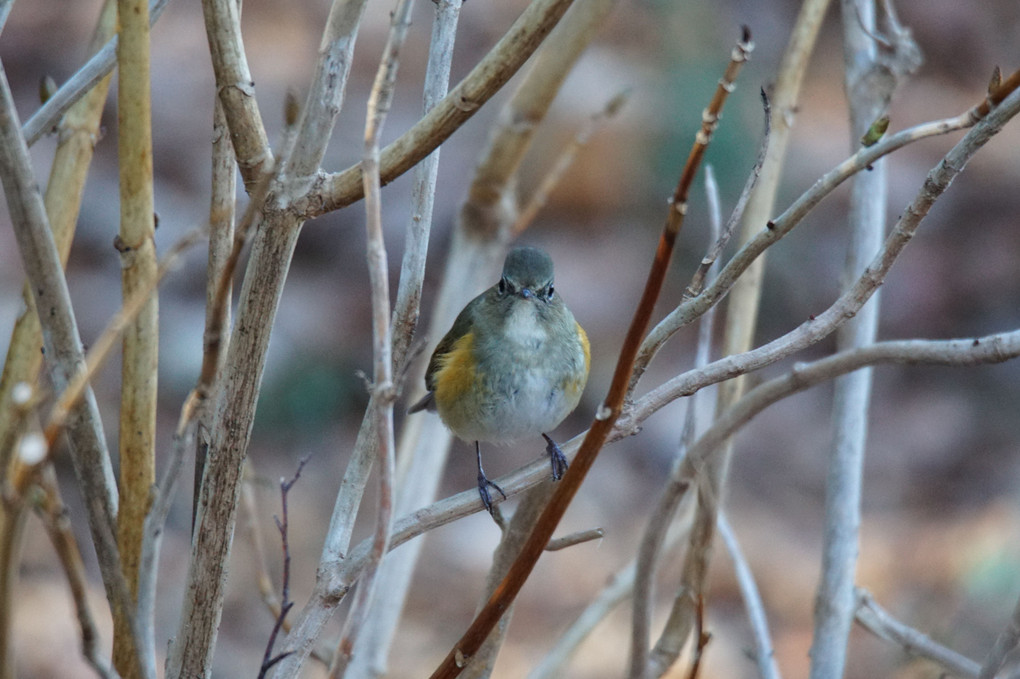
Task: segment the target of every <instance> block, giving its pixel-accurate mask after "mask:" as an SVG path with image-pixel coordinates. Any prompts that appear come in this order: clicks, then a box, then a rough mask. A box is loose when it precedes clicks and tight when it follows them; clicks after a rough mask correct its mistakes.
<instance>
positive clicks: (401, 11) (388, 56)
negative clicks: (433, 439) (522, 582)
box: [330, 0, 413, 679]
mask: <svg viewBox="0 0 1020 679" xmlns="http://www.w3.org/2000/svg"><path fill="white" fill-rule="evenodd" d="M412 7H413V4H412V3H411V0H399V2H398V3H397V7H396V9H395V10H394V12H393V15H392V16H393V18H392V25H391V27H390V33H389V37H388V38H387V40H386V47H385V50H384V51H383V56H382V59H381V60H380V63H379V70H378V71H377V72H376V76H375V82H374V83H373V85H372V92H371V94H370V95H369V98H368V114H367V122H366V123H365V151H364V155H363V156H362V161H361V167H362V168H363V175H362V176H363V178H364V183H365V216H366V229H367V231H368V253H367V260H368V272H369V281H370V284H371V290H372V356H373V366H374V368H373V384H372V393H373V396H374V398H373V399H372V406H373V409H372V410H371V411H370V412H369V413H368V415H367V416H368V417H369V418H371V419H372V420H373V429H374V430H375V432H376V436H377V446H378V448H377V450H376V456H377V468H378V471H379V499H378V503H377V508H376V523H375V534H374V536H373V539H372V551H371V552H370V556H369V561H368V563H367V565H366V569H365V573H364V574H363V576H362V579H361V583H360V584H359V586H358V592H357V596H356V598H355V600H354V604H353V605H352V606H351V612H350V614H349V615H348V617H347V620H346V621H345V623H344V626H343V630H342V631H341V635H340V642H339V644H338V645H337V652H336V655H335V656H334V658H333V667H331V668H330V677H331V679H332V678H335V677H341V676H343V675H344V672H345V670H346V668H347V665H348V663H349V662H350V660H351V655H352V654H353V652H354V647H355V643H356V642H357V639H358V634H359V633H360V632H361V630H362V629H364V628H365V627H366V625H367V622H366V621H367V619H368V616H369V613H370V612H371V607H372V599H373V597H374V595H375V587H376V577H375V576H376V573H377V572H378V569H379V564H380V563H381V562H382V560H383V557H385V556H386V553H387V552H388V551H389V542H390V532H391V529H392V525H393V477H394V474H395V461H394V448H395V444H394V434H393V402H394V401H395V400H396V396H397V395H396V388H395V387H394V383H393V338H392V328H391V326H390V313H391V311H390V289H389V267H388V266H387V257H386V244H385V242H384V240H383V228H382V198H381V196H380V191H381V185H380V181H379V135H380V133H381V132H382V127H383V124H384V123H385V121H386V116H387V114H388V113H389V110H390V104H391V103H392V101H393V90H394V86H395V84H396V79H397V69H398V67H399V65H400V60H399V57H400V49H401V48H402V47H403V45H404V40H405V38H406V37H407V30H408V28H409V27H410V24H411V9H412Z"/></svg>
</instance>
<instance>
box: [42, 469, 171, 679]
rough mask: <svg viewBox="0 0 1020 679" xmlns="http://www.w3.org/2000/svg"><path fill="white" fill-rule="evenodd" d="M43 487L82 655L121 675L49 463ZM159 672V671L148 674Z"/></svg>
mask: <svg viewBox="0 0 1020 679" xmlns="http://www.w3.org/2000/svg"><path fill="white" fill-rule="evenodd" d="M39 487H40V489H41V490H42V491H43V498H42V499H41V502H40V506H39V507H38V510H39V511H38V513H39V516H40V518H42V521H43V526H45V527H46V533H47V534H48V535H49V538H50V541H51V542H52V543H53V547H54V549H56V551H57V556H58V557H59V558H60V565H61V566H62V567H63V568H64V574H65V575H66V576H67V583H68V585H70V587H71V596H72V598H73V599H74V607H75V612H76V614H77V618H78V627H79V628H80V630H81V646H82V649H81V651H82V655H83V656H85V660H86V661H88V663H89V665H91V666H92V668H93V669H94V670H95V671H96V673H97V674H99V676H100V677H103V679H117V678H118V677H119V676H120V675H118V674H117V671H116V670H115V669H114V668H112V667H110V665H109V664H108V662H107V661H106V659H105V658H103V652H102V650H101V649H100V648H99V641H100V640H99V630H98V629H97V628H96V623H95V618H94V617H93V615H92V609H91V607H90V606H89V602H88V584H87V583H88V579H87V578H86V576H85V564H83V563H82V560H81V551H80V550H79V549H78V543H77V542H76V541H75V539H74V534H73V533H72V531H71V522H70V521H69V520H68V517H67V508H66V507H65V506H64V503H63V501H61V499H60V495H59V491H58V490H57V480H56V476H55V474H54V473H53V468H52V467H51V466H49V465H47V466H46V468H45V469H44V470H42V473H41V474H40V476H39ZM146 676H155V675H146Z"/></svg>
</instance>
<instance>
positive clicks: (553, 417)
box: [408, 247, 591, 514]
mask: <svg viewBox="0 0 1020 679" xmlns="http://www.w3.org/2000/svg"><path fill="white" fill-rule="evenodd" d="M590 366H591V352H590V349H589V346H588V336H587V335H586V334H585V332H584V329H583V328H581V325H580V324H579V323H578V322H577V321H575V320H574V315H573V314H572V313H570V310H569V309H567V307H566V305H565V304H564V303H563V301H562V300H561V299H560V297H559V295H557V294H556V292H555V290H554V289H553V262H552V259H551V258H550V257H549V255H547V254H546V253H545V252H543V251H542V250H539V249H538V248H533V247H517V248H514V249H512V250H511V251H510V252H509V254H507V256H506V261H505V262H504V263H503V275H502V276H501V277H500V279H499V282H498V283H496V285H494V286H492V287H491V288H489V289H488V290H486V291H485V292H483V293H482V294H480V295H478V296H477V297H475V298H474V299H473V300H471V301H470V302H469V303H468V305H467V306H466V307H464V310H463V311H461V312H460V314H459V315H458V316H457V320H456V321H454V323H453V327H452V328H450V331H449V332H448V333H446V336H445V337H443V339H442V340H441V341H440V342H439V345H438V346H437V347H436V350H435V352H433V354H432V358H431V360H429V367H428V370H427V371H426V372H425V387H426V388H427V389H428V393H427V394H425V396H424V397H423V398H422V399H421V400H420V401H418V402H417V403H415V404H414V405H413V406H411V407H410V408H409V409H408V412H409V413H415V412H418V411H421V410H431V411H435V412H438V413H439V417H440V418H441V419H442V420H443V423H444V424H446V426H447V427H449V428H450V430H451V431H452V432H453V433H454V434H456V435H457V436H458V437H460V438H462V439H464V440H465V441H474V443H475V456H476V458H477V460H478V494H479V495H480V496H481V498H482V504H484V505H485V508H486V509H487V510H488V511H489V513H490V514H491V513H492V498H491V496H490V495H489V487H492V488H495V489H496V490H497V491H499V494H500V495H502V496H503V498H504V499H505V498H506V493H504V492H503V489H502V488H500V487H499V486H498V485H496V484H495V483H493V482H492V481H490V480H489V479H488V478H486V476H485V471H484V470H483V469H482V452H481V448H480V447H479V442H480V441H493V442H505V441H513V440H515V439H520V438H524V437H526V436H534V435H537V434H541V435H542V437H543V438H544V439H545V440H546V451H547V452H548V453H549V459H550V462H551V464H552V477H553V480H556V481H558V480H559V479H560V478H562V476H563V474H564V472H566V470H567V459H566V458H565V457H564V456H563V451H562V450H560V447H559V446H558V445H556V443H555V442H554V441H553V440H552V439H551V438H549V435H548V434H547V433H546V432H548V431H551V430H552V429H554V428H555V427H556V426H557V425H558V424H559V423H560V422H562V421H563V419H564V418H565V417H566V416H567V415H568V414H570V412H571V411H572V410H573V409H574V408H576V407H577V403H578V401H580V400H581V392H582V391H584V385H585V383H586V382H587V381H588V369H589V367H590Z"/></svg>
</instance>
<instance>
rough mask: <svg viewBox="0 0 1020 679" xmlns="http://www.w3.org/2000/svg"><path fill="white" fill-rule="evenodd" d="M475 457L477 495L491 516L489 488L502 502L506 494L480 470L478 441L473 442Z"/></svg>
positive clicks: (480, 455)
mask: <svg viewBox="0 0 1020 679" xmlns="http://www.w3.org/2000/svg"><path fill="white" fill-rule="evenodd" d="M561 454H562V453H561ZM475 457H476V458H477V460H478V495H479V496H481V498H482V504H483V505H485V509H486V510H488V512H489V514H492V498H491V497H490V496H489V486H492V487H493V488H495V489H496V490H498V491H499V494H500V495H502V496H503V499H504V500H505V499H506V493H504V492H503V489H502V488H500V487H499V486H498V485H496V484H495V483H493V482H492V481H490V480H489V479H488V478H487V477H486V476H485V470H484V469H482V449H481V447H480V446H479V445H478V441H475ZM493 518H495V514H493Z"/></svg>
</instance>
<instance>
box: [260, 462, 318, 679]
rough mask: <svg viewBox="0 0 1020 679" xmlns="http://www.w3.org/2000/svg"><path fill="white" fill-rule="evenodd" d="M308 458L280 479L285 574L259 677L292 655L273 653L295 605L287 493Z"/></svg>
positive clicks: (281, 541)
mask: <svg viewBox="0 0 1020 679" xmlns="http://www.w3.org/2000/svg"><path fill="white" fill-rule="evenodd" d="M308 459H309V458H308V456H307V455H306V456H304V457H302V458H301V459H300V460H299V461H298V466H297V470H295V472H294V476H292V477H290V478H289V479H280V516H282V517H283V518H282V519H281V518H277V517H274V518H275V519H276V529H277V530H278V531H280V546H281V548H282V550H283V575H282V576H281V577H280V582H281V584H280V611H279V613H277V614H276V620H275V621H274V623H273V631H272V632H270V633H269V640H268V641H266V650H265V653H263V655H262V666H261V668H260V669H259V679H263V678H264V677H265V676H266V673H267V672H269V670H270V669H272V668H273V666H274V665H276V664H277V663H278V662H280V661H281V660H283V659H284V658H286V657H287V656H288V655H290V652H289V651H284V652H283V653H278V654H276V655H273V647H274V646H276V637H277V635H279V634H280V630H281V629H283V627H284V624H285V622H286V620H287V614H288V613H289V612H290V609H291V608H293V607H294V602H293V601H291V599H290V543H289V541H288V529H289V527H290V523H289V519H288V514H287V494H288V493H289V492H290V489H291V488H293V487H294V484H296V483H297V482H298V479H300V478H301V470H302V469H304V467H305V464H306V463H307V462H308Z"/></svg>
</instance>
